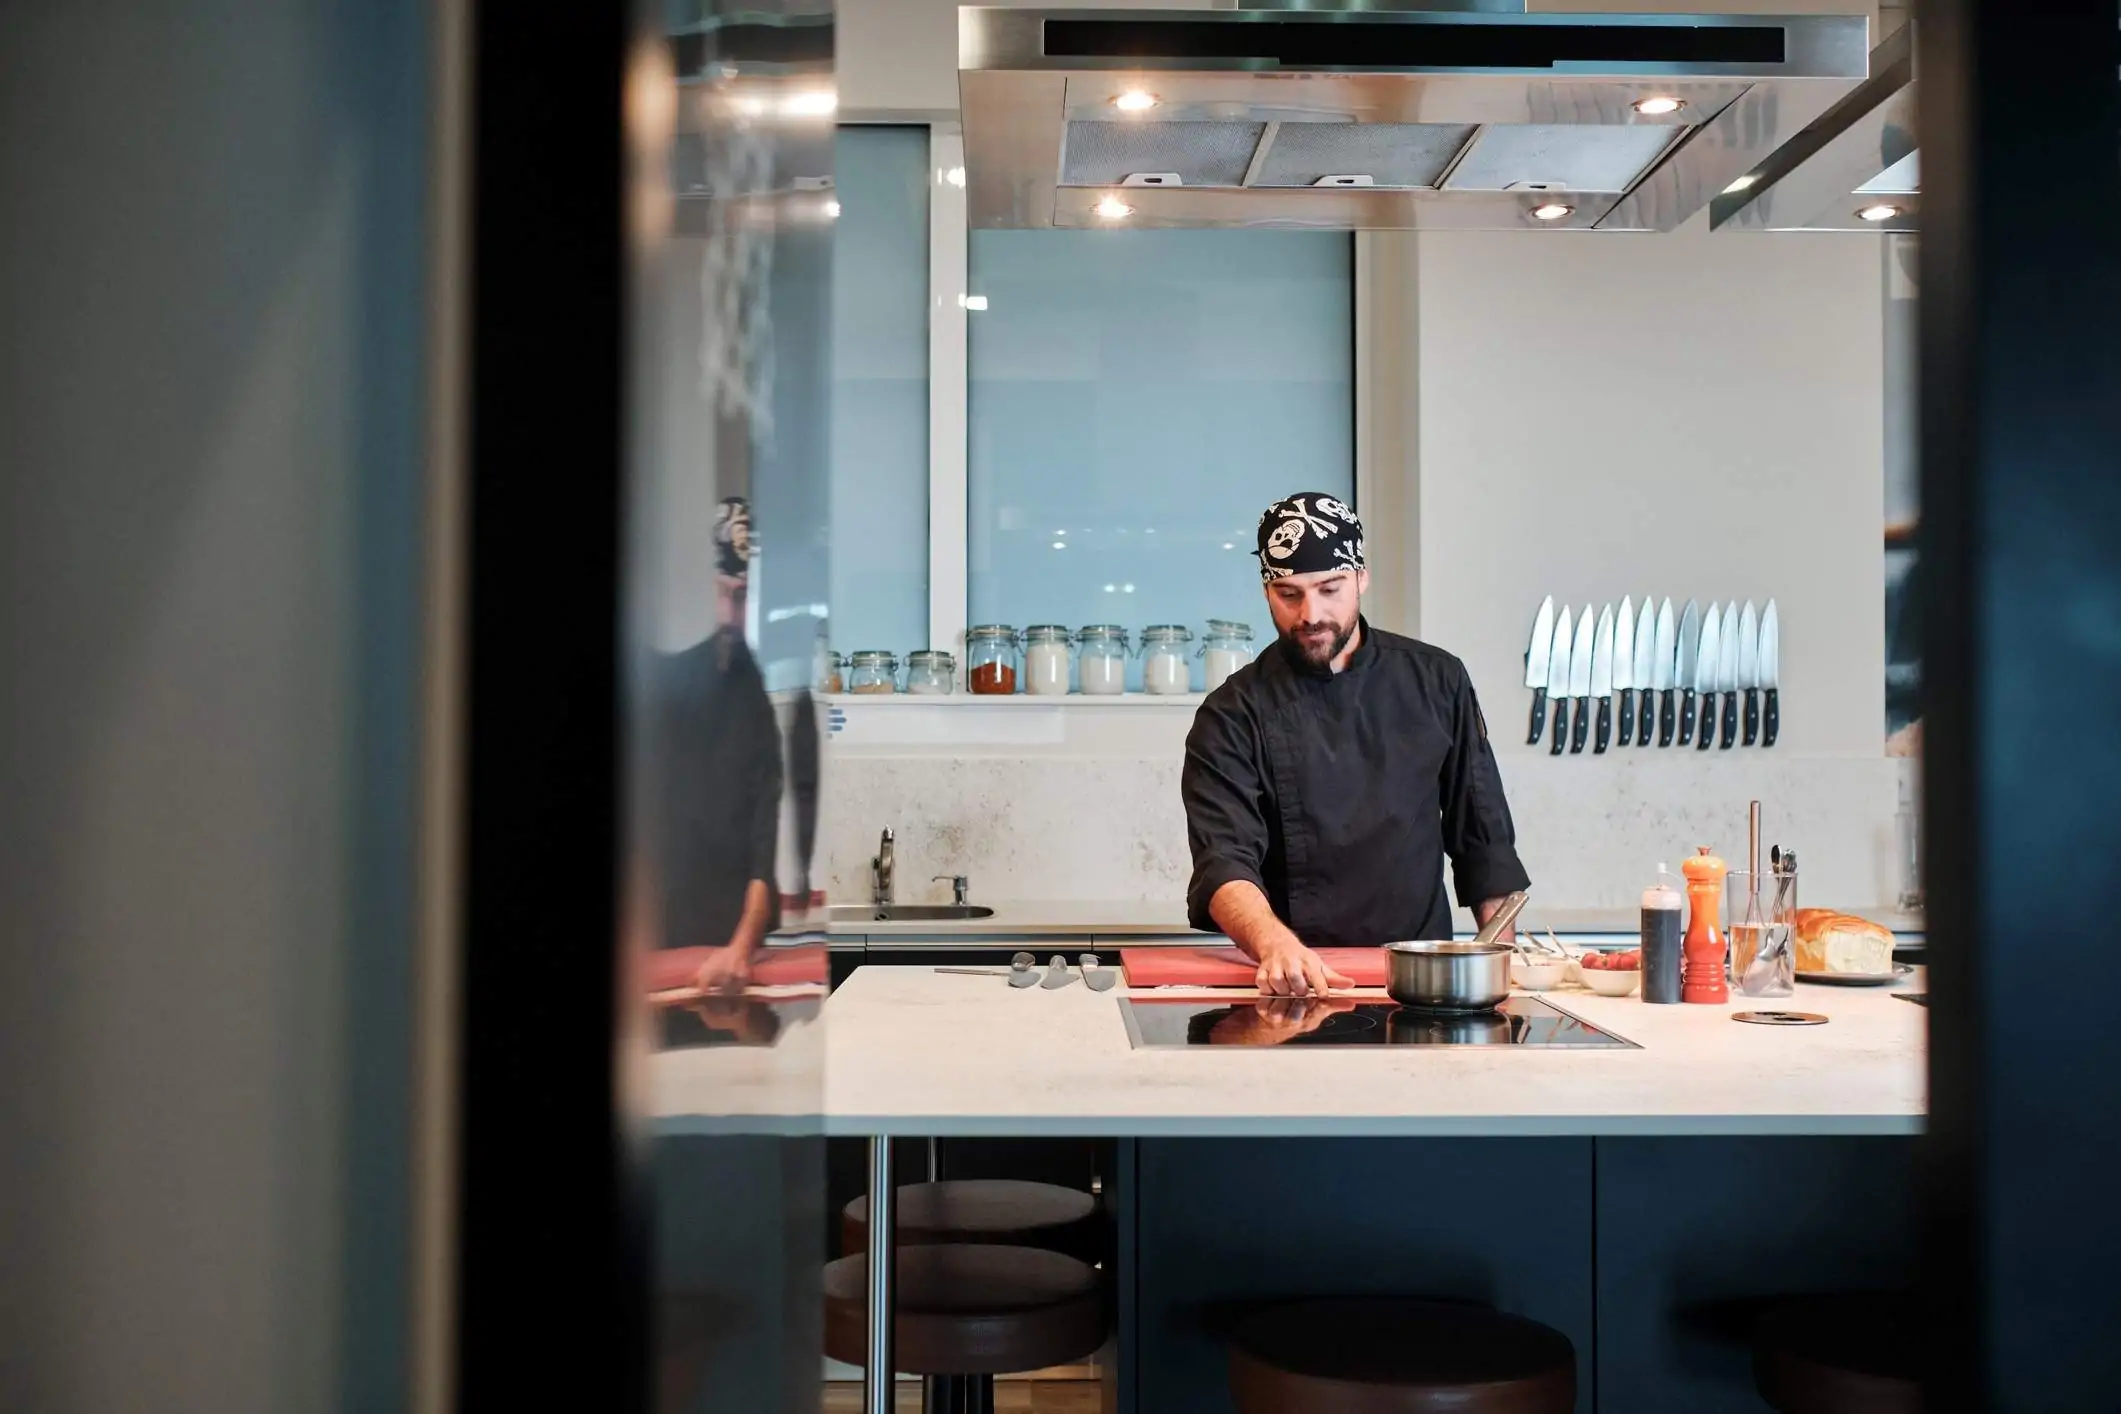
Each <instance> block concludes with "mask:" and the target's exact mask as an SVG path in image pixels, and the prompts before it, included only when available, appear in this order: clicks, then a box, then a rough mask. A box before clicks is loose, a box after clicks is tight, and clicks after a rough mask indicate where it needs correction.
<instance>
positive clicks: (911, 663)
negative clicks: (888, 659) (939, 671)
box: [906, 648, 957, 668]
mask: <svg viewBox="0 0 2121 1414" xmlns="http://www.w3.org/2000/svg"><path fill="white" fill-rule="evenodd" d="M906 666H907V667H909V668H954V667H956V666H957V659H956V658H954V657H952V656H951V655H950V654H948V653H946V652H944V651H943V650H942V649H940V648H916V649H914V650H913V651H912V652H911V653H908V654H907V655H906Z"/></svg>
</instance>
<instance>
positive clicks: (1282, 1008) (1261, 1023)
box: [1195, 997, 1356, 1046]
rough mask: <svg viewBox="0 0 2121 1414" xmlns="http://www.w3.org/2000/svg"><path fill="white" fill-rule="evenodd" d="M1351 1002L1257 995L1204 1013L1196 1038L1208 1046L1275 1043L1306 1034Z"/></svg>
mask: <svg viewBox="0 0 2121 1414" xmlns="http://www.w3.org/2000/svg"><path fill="white" fill-rule="evenodd" d="M1355 1005H1356V1003H1355V999H1354V998H1353V997H1261V998H1260V999H1259V1000H1258V1001H1256V1002H1254V1003H1253V1004H1252V1005H1250V1006H1244V1005H1238V1006H1233V1007H1231V1008H1230V1009H1229V1010H1228V1011H1226V1012H1221V1013H1216V1012H1210V1013H1208V1014H1207V1016H1208V1021H1207V1025H1206V1028H1205V1033H1204V1035H1203V1036H1202V1037H1200V1038H1198V1039H1204V1040H1206V1041H1207V1043H1208V1044H1209V1045H1211V1046H1279V1045H1281V1044H1283V1043H1284V1042H1288V1041H1294V1040H1297V1039H1299V1038H1301V1037H1304V1036H1308V1035H1310V1034H1311V1033H1312V1032H1313V1031H1316V1030H1317V1029H1318V1028H1319V1027H1321V1026H1323V1025H1325V1024H1326V1023H1327V1022H1328V1021H1331V1020H1332V1019H1333V1018H1334V1017H1336V1016H1339V1015H1341V1014H1342V1013H1343V1012H1350V1011H1353V1010H1355ZM1195 1019H1196V1020H1199V1018H1195Z"/></svg>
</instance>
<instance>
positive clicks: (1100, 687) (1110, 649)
mask: <svg viewBox="0 0 2121 1414" xmlns="http://www.w3.org/2000/svg"><path fill="white" fill-rule="evenodd" d="M1075 642H1076V655H1075V661H1076V670H1077V672H1078V673H1079V674H1080V675H1081V677H1082V684H1083V694H1084V696H1086V697H1115V696H1117V695H1119V694H1120V693H1122V692H1125V691H1126V690H1127V653H1128V651H1129V645H1128V643H1127V631H1126V630H1125V629H1123V628H1121V627H1120V626H1119V625H1118V624H1084V625H1083V631H1082V632H1081V633H1079V634H1077V635H1076V636H1075Z"/></svg>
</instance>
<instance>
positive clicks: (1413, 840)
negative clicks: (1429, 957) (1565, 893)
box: [1180, 491, 1530, 996]
mask: <svg viewBox="0 0 2121 1414" xmlns="http://www.w3.org/2000/svg"><path fill="white" fill-rule="evenodd" d="M1258 555H1259V569H1260V577H1261V578H1262V580H1264V581H1265V590H1266V596H1267V609H1268V612H1270V613H1271V614H1272V615H1273V616H1274V627H1275V630H1276V640H1275V642H1274V643H1273V644H1272V645H1270V646H1269V647H1268V648H1267V649H1266V650H1265V651H1264V652H1262V653H1261V654H1260V655H1259V658H1258V660H1257V661H1255V662H1253V663H1251V664H1249V665H1247V666H1246V667H1244V668H1242V669H1240V670H1239V671H1238V672H1237V673H1236V674H1235V675H1233V676H1232V677H1231V678H1230V679H1229V680H1228V681H1226V682H1225V683H1224V684H1223V685H1222V686H1221V687H1218V688H1217V689H1216V690H1215V691H1214V692H1212V693H1210V694H1208V699H1207V701H1205V702H1203V703H1202V704H1201V708H1200V711H1199V713H1198V715H1196V716H1195V718H1194V720H1193V730H1192V732H1191V733H1190V734H1189V735H1188V736H1187V738H1186V764H1185V771H1184V774H1183V776H1182V778H1181V784H1180V789H1181V791H1182V792H1183V794H1184V797H1185V802H1186V835H1187V839H1188V842H1189V843H1190V844H1191V846H1192V850H1193V878H1192V882H1191V884H1190V885H1189V887H1188V889H1187V896H1186V905H1187V913H1188V916H1189V917H1190V919H1191V921H1192V924H1193V926H1194V927H1196V928H1199V929H1202V930H1204V931H1208V932H1218V931H1219V932H1222V933H1224V934H1227V935H1228V936H1229V938H1230V940H1231V941H1232V942H1234V943H1236V944H1237V946H1238V947H1239V948H1240V949H1241V950H1242V951H1243V952H1244V953H1245V954H1246V955H1247V956H1248V957H1250V958H1252V959H1254V960H1255V961H1256V962H1258V964H1259V974H1258V977H1259V990H1260V991H1261V992H1264V993H1269V994H1275V995H1284V996H1308V995H1314V994H1315V995H1326V994H1329V993H1331V992H1332V991H1333V990H1334V989H1335V988H1337V987H1346V986H1348V985H1350V983H1349V980H1348V979H1347V978H1346V977H1344V976H1342V975H1340V974H1339V973H1337V972H1335V971H1334V970H1333V969H1332V968H1330V967H1327V966H1326V965H1325V963H1324V961H1323V960H1322V959H1321V958H1320V957H1319V956H1318V954H1317V953H1316V952H1314V951H1312V949H1314V948H1320V947H1376V946H1379V945H1381V944H1384V943H1388V942H1391V941H1394V940H1395V939H1400V938H1448V937H1450V936H1451V905H1450V899H1449V896H1448V895H1446V893H1445V892H1444V878H1443V866H1444V858H1445V856H1446V855H1448V856H1449V857H1450V861H1451V873H1452V878H1453V881H1454V882H1455V884H1456V886H1457V894H1458V901H1459V903H1460V904H1462V905H1464V906H1466V907H1468V908H1470V909H1472V910H1473V914H1474V917H1475V918H1476V919H1477V920H1479V921H1480V922H1482V923H1485V922H1486V921H1487V919H1488V917H1489V915H1490V914H1492V913H1493V912H1494V911H1495V909H1496V908H1497V907H1498V906H1500V904H1501V902H1502V900H1503V898H1504V896H1506V895H1508V894H1510V893H1512V892H1514V891H1516V890H1518V889H1523V888H1526V887H1527V886H1528V885H1529V882H1530V880H1529V879H1528V877H1527V876H1526V874H1525V870H1524V865H1523V864H1522V863H1520V862H1519V860H1518V858H1517V848H1516V832H1515V830H1514V829H1513V828H1512V826H1511V824H1510V809H1509V806H1508V804H1507V803H1506V802H1505V801H1504V800H1503V796H1502V777H1501V775H1500V774H1499V773H1498V772H1497V771H1496V769H1495V756H1494V753H1493V751H1491V750H1490V749H1489V745H1488V729H1487V723H1486V722H1485V721H1484V720H1482V718H1481V715H1480V704H1479V703H1478V702H1476V701H1475V700H1474V697H1473V682H1472V679H1471V678H1469V677H1468V676H1467V674H1466V669H1465V665H1464V664H1463V663H1461V662H1459V661H1458V659H1456V658H1454V657H1452V656H1451V655H1450V654H1449V653H1446V652H1444V651H1443V650H1442V649H1441V648H1434V647H1431V646H1430V645H1428V644H1426V643H1420V642H1417V641H1415V640H1414V639H1411V638H1402V637H1401V636H1400V635H1398V634H1396V633H1385V632H1382V631H1381V630H1378V629H1375V628H1372V627H1371V626H1370V625H1369V623H1368V622H1366V621H1365V620H1364V619H1363V617H1362V613H1361V609H1360V604H1361V598H1362V594H1363V591H1364V590H1365V589H1367V588H1368V587H1369V580H1370V575H1369V571H1368V569H1366V568H1365V566H1364V562H1363V546H1362V522H1361V521H1359V520H1357V519H1356V518H1355V513H1354V512H1353V511H1351V510H1349V509H1348V508H1347V507H1346V506H1345V505H1342V504H1341V503H1340V502H1339V501H1337V500H1335V499H1334V498H1332V497H1331V496H1325V495H1320V494H1318V493H1316V492H1309V491H1307V492H1301V493H1299V494H1297V495H1294V496H1290V497H1288V498H1286V499H1284V500H1281V501H1277V502H1275V503H1274V504H1273V505H1272V506H1269V507H1268V508H1267V512H1266V514H1265V515H1263V516H1261V517H1260V521H1259V548H1258Z"/></svg>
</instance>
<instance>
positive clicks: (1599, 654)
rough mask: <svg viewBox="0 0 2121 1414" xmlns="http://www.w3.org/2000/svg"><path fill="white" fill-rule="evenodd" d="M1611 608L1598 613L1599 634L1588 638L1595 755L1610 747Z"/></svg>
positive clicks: (1611, 696)
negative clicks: (1595, 727) (1594, 704)
mask: <svg viewBox="0 0 2121 1414" xmlns="http://www.w3.org/2000/svg"><path fill="white" fill-rule="evenodd" d="M1613 631H1614V630H1613V606H1612V605H1611V604H1608V605H1606V606H1605V607H1604V608H1602V609H1600V610H1599V611H1598V631H1597V632H1596V633H1595V634H1594V635H1593V636H1592V638H1591V696H1593V697H1595V698H1597V699H1598V739H1597V741H1596V742H1595V743H1594V744H1593V746H1592V748H1591V753H1592V754H1593V755H1594V756H1603V755H1605V749H1606V748H1607V747H1608V746H1611V745H1612V744H1613Z"/></svg>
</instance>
